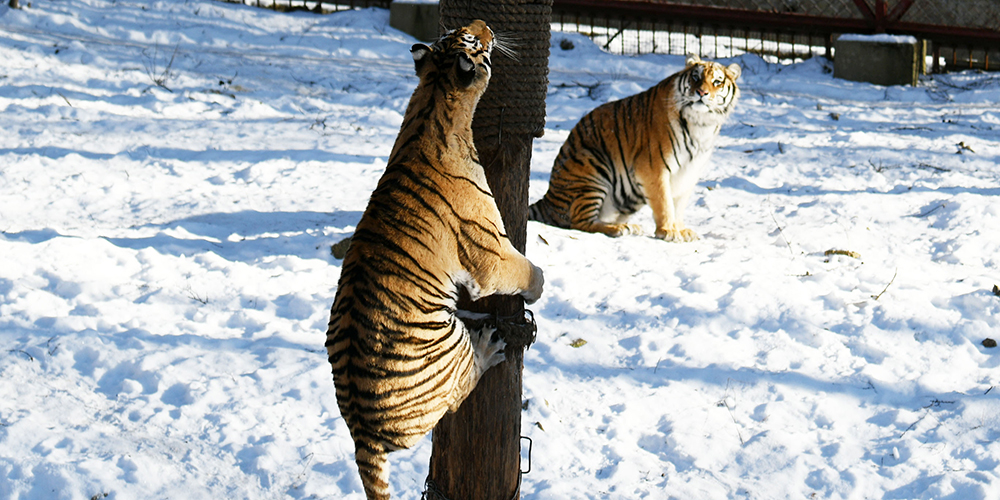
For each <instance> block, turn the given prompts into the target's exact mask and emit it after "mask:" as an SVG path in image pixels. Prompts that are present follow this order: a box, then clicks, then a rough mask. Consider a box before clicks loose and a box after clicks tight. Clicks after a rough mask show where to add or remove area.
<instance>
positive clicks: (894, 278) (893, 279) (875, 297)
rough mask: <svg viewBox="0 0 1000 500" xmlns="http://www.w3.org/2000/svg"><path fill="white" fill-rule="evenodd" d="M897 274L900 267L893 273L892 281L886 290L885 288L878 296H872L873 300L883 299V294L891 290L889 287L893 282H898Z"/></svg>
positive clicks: (886, 286)
mask: <svg viewBox="0 0 1000 500" xmlns="http://www.w3.org/2000/svg"><path fill="white" fill-rule="evenodd" d="M897 274H899V268H898V267H897V268H896V271H895V272H893V273H892V279H891V280H889V283H888V284H887V285H885V288H883V289H882V291H881V292H879V293H878V295H872V298H873V299H875V300H878V299H879V298H880V297H882V294H884V293H885V291H886V290H888V289H889V285H891V284H892V282H893V281H896V275H897Z"/></svg>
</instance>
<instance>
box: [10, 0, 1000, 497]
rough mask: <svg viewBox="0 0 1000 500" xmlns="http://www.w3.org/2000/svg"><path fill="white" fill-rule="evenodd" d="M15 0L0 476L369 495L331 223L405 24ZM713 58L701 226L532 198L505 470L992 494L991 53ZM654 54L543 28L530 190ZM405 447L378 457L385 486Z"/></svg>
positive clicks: (407, 481) (361, 16) (628, 483)
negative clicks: (661, 224) (522, 453)
mask: <svg viewBox="0 0 1000 500" xmlns="http://www.w3.org/2000/svg"><path fill="white" fill-rule="evenodd" d="M3 3H4V4H5V3H6V2H3ZM25 3H26V2H22V4H25ZM31 3H32V5H31V7H30V8H25V9H23V10H16V11H15V10H10V9H8V8H7V7H6V6H0V53H2V54H3V56H2V62H0V129H2V130H3V132H2V133H0V231H2V233H0V380H2V381H3V382H2V383H0V498H3V499H7V498H10V499H39V500H41V499H70V498H72V499H78V498H109V499H135V498H178V497H179V498H190V499H202V498H205V499H207V498H246V499H257V498H345V499H351V500H357V499H361V498H363V495H362V494H361V483H360V480H359V478H358V476H357V470H356V468H355V465H354V464H353V444H352V442H351V440H350V438H349V436H348V432H347V428H346V426H345V425H344V423H343V421H342V419H341V418H340V416H339V412H338V410H337V406H336V402H335V398H334V391H333V383H332V381H331V376H330V369H329V366H328V364H327V361H326V359H325V358H326V355H325V351H324V349H323V342H324V332H325V329H326V321H327V319H328V308H329V307H330V304H331V303H332V300H333V296H334V292H335V286H336V282H337V278H338V276H339V273H340V267H339V265H340V261H338V260H336V259H334V258H333V257H332V256H330V250H329V249H330V245H331V244H333V243H336V242H338V241H340V240H341V239H343V238H344V237H346V236H349V235H350V234H351V233H352V231H353V230H354V225H355V224H356V223H357V221H358V219H359V218H360V216H361V212H362V211H363V209H364V207H365V203H366V201H367V197H368V194H369V193H370V192H371V190H372V189H373V187H374V185H375V182H376V181H377V179H378V177H379V175H380V174H381V171H382V169H383V168H384V167H385V162H386V157H387V156H388V154H389V150H390V148H391V145H392V142H393V139H394V138H395V135H396V132H397V131H398V127H399V125H400V122H401V120H402V113H403V110H404V108H405V105H406V102H407V100H408V98H409V95H410V93H411V92H412V89H413V87H414V86H415V84H416V78H415V76H414V75H413V69H412V61H411V58H410V55H409V47H410V45H411V44H412V43H414V40H413V39H412V38H410V37H409V36H407V35H404V34H402V33H401V32H398V31H396V30H394V29H392V28H390V27H389V26H388V14H387V12H386V11H384V10H376V9H371V10H363V11H352V12H341V13H338V14H332V15H326V16H316V15H312V14H309V13H291V14H281V13H275V12H271V11H267V10H264V9H256V8H251V7H244V6H241V5H234V4H226V3H221V2H216V1H209V0H187V1H181V0H159V1H153V2H144V1H142V2H140V1H134V0H133V1H129V0H124V1H123V0H119V1H105V0H62V1H59V2H55V1H51V0H33V1H32V2H31ZM564 38H568V39H569V40H570V41H572V43H573V45H574V47H575V48H573V49H572V50H562V49H560V48H559V47H560V44H559V42H560V41H561V40H562V39H564ZM726 62H727V63H729V62H738V63H740V64H741V65H742V67H743V76H742V77H741V78H742V79H741V88H742V90H743V97H742V100H741V102H740V103H739V104H738V106H737V110H736V112H735V114H734V116H733V117H732V118H731V119H730V121H729V123H728V124H727V125H726V126H725V127H724V128H723V130H722V136H721V137H720V138H719V141H718V145H719V147H718V151H717V152H716V154H715V155H714V157H713V158H714V161H713V164H712V166H711V167H710V168H709V171H708V174H707V175H706V177H705V178H704V179H702V181H701V182H700V183H699V184H698V187H697V189H696V192H695V194H694V196H693V198H692V203H691V206H690V208H689V209H688V223H689V225H690V226H691V227H692V228H693V229H694V230H696V231H698V232H699V233H700V234H701V235H702V239H701V240H700V241H697V242H693V243H687V244H668V243H665V242H662V241H658V240H655V239H653V238H650V237H643V236H633V237H623V238H618V239H611V238H607V237H604V236H602V235H593V234H584V233H579V232H574V231H568V230H561V229H556V228H552V227H548V226H544V225H540V224H536V223H530V224H529V226H528V236H529V238H528V239H529V244H528V249H527V255H528V257H529V258H530V259H532V261H533V262H534V263H535V264H536V265H539V266H540V267H542V268H543V270H544V271H545V274H546V290H545V294H544V295H543V297H542V299H541V300H540V301H539V302H537V303H536V304H534V305H533V306H532V309H533V310H534V312H535V317H536V319H537V321H538V325H539V333H538V341H537V343H536V344H534V345H533V346H532V347H531V349H530V350H528V351H527V353H526V357H525V368H524V399H525V401H527V408H526V409H525V410H524V412H523V425H522V429H521V433H522V434H523V435H525V436H529V437H531V439H532V440H533V443H534V444H533V450H532V456H531V472H530V474H527V475H525V476H524V484H523V487H522V491H523V495H522V497H523V498H525V499H539V500H540V499H552V498H559V499H604V498H608V499H634V498H650V499H661V498H700V499H723V498H750V499H778V498H827V499H862V498H914V499H916V498H919V499H943V498H949V499H963V500H965V499H995V498H1000V475H998V472H997V468H998V466H1000V417H998V415H1000V399H998V392H1000V389H997V388H996V386H997V385H998V383H1000V370H998V367H1000V350H998V349H996V348H992V349H991V348H987V347H985V346H983V345H982V341H983V340H984V339H985V338H987V337H991V338H996V337H997V336H1000V297H997V296H995V295H994V294H993V293H992V292H991V289H992V287H993V286H994V285H995V284H1000V271H998V266H1000V257H998V256H1000V233H998V232H997V228H998V227H1000V205H998V204H997V202H996V200H998V199H1000V198H998V195H1000V167H998V164H1000V133H998V130H1000V109H998V107H997V104H996V103H997V102H998V101H1000V77H998V76H997V75H996V74H989V73H977V72H965V73H955V74H949V75H939V76H934V77H933V78H931V77H926V78H923V79H922V80H921V83H920V85H919V86H917V87H880V86H875V85H870V84H866V83H858V82H848V81H843V80H837V79H834V78H833V77H832V75H831V71H830V64H829V63H828V62H826V61H824V60H822V59H820V58H815V59H812V60H809V61H806V62H803V63H800V64H796V65H791V66H779V65H773V64H767V63H765V62H764V61H763V60H761V59H760V58H758V57H756V56H749V55H747V56H742V57H740V58H737V59H733V60H727V61H726ZM682 66H683V58H682V57H680V56H656V55H650V56H642V57H622V56H615V55H611V54H606V53H603V52H601V51H600V50H598V49H597V48H596V47H595V46H594V45H593V44H592V43H591V42H590V41H589V40H587V39H586V38H585V37H582V36H578V35H570V34H560V33H555V34H553V49H552V58H551V74H550V81H551V82H550V88H549V98H548V106H547V111H548V119H547V128H546V131H545V136H544V137H542V138H540V139H537V140H536V141H535V143H534V144H535V147H534V156H533V160H532V166H531V169H532V172H531V185H530V196H531V199H532V200H534V199H537V198H539V197H541V195H542V193H543V192H544V191H545V188H546V184H547V181H548V175H549V174H548V173H549V170H550V168H551V164H552V160H553V159H554V157H555V155H556V152H557V150H558V148H559V146H560V145H561V144H562V142H563V141H564V140H565V138H566V136H567V134H568V131H569V129H570V128H571V127H572V126H573V125H574V124H575V122H576V121H577V120H578V119H579V118H580V117H581V116H583V114H585V113H586V112H587V111H589V110H590V109H592V108H594V107H595V106H597V105H599V104H601V103H603V102H606V101H608V100H611V99H618V98H621V97H624V96H627V95H630V94H632V93H635V92H638V91H640V90H642V89H644V88H647V87H649V86H651V85H653V84H654V83H655V82H656V81H658V80H660V79H662V78H663V77H665V76H667V75H669V74H671V73H673V72H675V71H677V70H679V69H680V68H681V67H682ZM155 80H159V81H160V83H161V84H162V86H159V85H157V84H156V83H154V81H155ZM635 220H636V221H637V222H638V223H640V224H642V225H643V226H644V227H645V228H646V229H647V231H650V232H651V231H652V227H653V226H652V217H651V214H650V212H649V210H648V209H644V210H643V211H641V212H640V213H639V214H637V216H636V218H635ZM830 250H838V251H840V253H831V254H830V255H827V252H828V251H830ZM850 252H854V253H855V255H856V257H852V256H851V255H850ZM574 346H578V347H574ZM430 448H431V446H430V440H429V439H425V440H423V441H422V442H421V443H420V444H419V445H418V446H416V447H415V448H413V449H411V450H407V451H402V452H398V453H394V454H393V455H392V456H391V457H390V461H391V463H392V475H391V483H392V489H393V495H394V498H400V499H417V498H419V497H420V490H421V488H422V484H423V481H424V478H425V477H426V475H427V461H428V458H429V455H430Z"/></svg>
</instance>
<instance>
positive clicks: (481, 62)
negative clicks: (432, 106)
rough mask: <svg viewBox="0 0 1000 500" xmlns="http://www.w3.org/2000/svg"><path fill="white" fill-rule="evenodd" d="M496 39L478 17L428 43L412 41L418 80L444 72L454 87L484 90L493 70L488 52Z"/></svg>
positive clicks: (411, 51) (491, 51)
mask: <svg viewBox="0 0 1000 500" xmlns="http://www.w3.org/2000/svg"><path fill="white" fill-rule="evenodd" d="M495 42H496V39H495V38H494V36H493V30H491V29H490V27H489V26H487V25H486V23H484V22H483V21H480V20H478V19H477V20H475V21H472V23H470V24H469V25H468V26H465V27H462V28H458V29H453V30H451V31H448V32H447V33H445V34H444V35H442V36H441V38H440V39H438V41H436V42H434V43H433V44H431V45H430V46H428V45H424V44H422V43H418V44H415V45H414V46H413V47H412V48H411V49H410V54H412V55H413V61H414V64H415V65H416V68H417V75H419V76H420V79H421V80H423V79H424V78H425V77H427V76H431V75H435V76H438V77H441V76H443V77H445V78H446V79H447V80H448V81H451V82H452V83H454V84H455V86H456V87H461V88H467V87H472V86H473V85H475V86H477V87H481V90H485V88H486V84H487V83H489V80H490V75H491V74H492V71H493V65H492V63H491V62H490V56H491V55H492V53H493V47H494V45H495Z"/></svg>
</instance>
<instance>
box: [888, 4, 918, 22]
mask: <svg viewBox="0 0 1000 500" xmlns="http://www.w3.org/2000/svg"><path fill="white" fill-rule="evenodd" d="M913 2H914V0H900V1H899V2H898V3H897V4H896V6H895V7H893V8H892V11H890V12H889V15H888V16H887V17H886V21H889V23H890V24H892V23H898V22H899V20H900V19H902V18H903V16H904V15H905V14H906V11H908V10H910V7H912V6H913Z"/></svg>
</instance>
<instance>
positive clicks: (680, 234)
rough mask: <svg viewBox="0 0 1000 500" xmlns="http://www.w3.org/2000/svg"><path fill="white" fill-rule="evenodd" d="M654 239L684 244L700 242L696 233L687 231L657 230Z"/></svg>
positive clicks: (685, 229) (686, 229)
mask: <svg viewBox="0 0 1000 500" xmlns="http://www.w3.org/2000/svg"><path fill="white" fill-rule="evenodd" d="M656 237H657V238H659V239H661V240H663V241H673V242H678V243H679V242H686V241H696V240H700V239H701V237H700V236H698V233H696V232H694V231H692V230H690V229H688V228H684V229H657V230H656Z"/></svg>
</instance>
